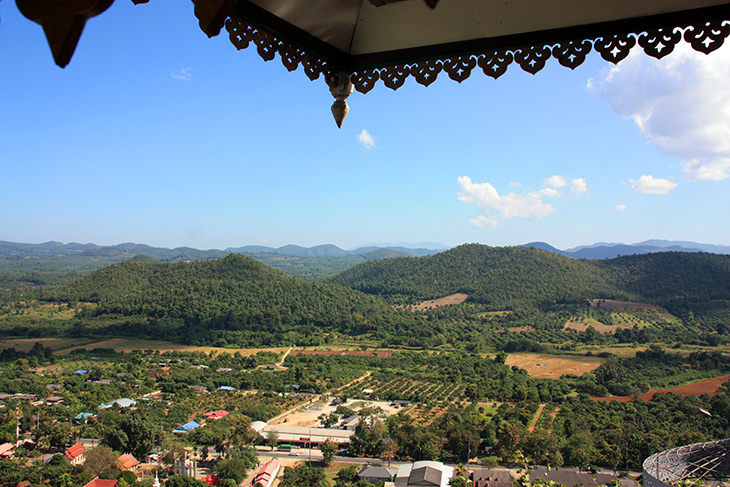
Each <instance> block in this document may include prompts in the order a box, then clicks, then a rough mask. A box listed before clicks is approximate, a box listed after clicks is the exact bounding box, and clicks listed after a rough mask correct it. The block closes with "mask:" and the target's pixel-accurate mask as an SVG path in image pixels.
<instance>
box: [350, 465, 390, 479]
mask: <svg viewBox="0 0 730 487" xmlns="http://www.w3.org/2000/svg"><path fill="white" fill-rule="evenodd" d="M395 472H396V470H395V469H393V468H387V467H383V466H382V465H363V466H362V468H361V469H360V471H359V472H358V474H357V479H358V480H363V481H365V482H371V483H374V482H391V481H392V480H393V479H394V478H395Z"/></svg>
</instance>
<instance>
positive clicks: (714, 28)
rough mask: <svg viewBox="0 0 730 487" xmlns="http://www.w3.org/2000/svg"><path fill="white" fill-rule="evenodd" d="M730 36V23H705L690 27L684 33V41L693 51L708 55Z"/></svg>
mask: <svg viewBox="0 0 730 487" xmlns="http://www.w3.org/2000/svg"><path fill="white" fill-rule="evenodd" d="M728 35H730V21H727V20H726V21H715V22H707V23H706V24H704V25H697V26H694V25H690V26H689V27H687V30H685V31H684V40H685V41H687V42H689V44H690V45H691V46H692V49H694V50H695V51H700V52H704V53H705V54H709V53H711V52H712V51H714V50H716V49H718V48H719V47H720V46H722V44H723V42H725V38H726V37H727V36H728Z"/></svg>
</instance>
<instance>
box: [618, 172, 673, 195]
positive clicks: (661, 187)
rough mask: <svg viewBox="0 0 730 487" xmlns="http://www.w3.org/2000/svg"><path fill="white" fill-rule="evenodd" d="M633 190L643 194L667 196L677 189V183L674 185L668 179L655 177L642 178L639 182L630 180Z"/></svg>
mask: <svg viewBox="0 0 730 487" xmlns="http://www.w3.org/2000/svg"><path fill="white" fill-rule="evenodd" d="M629 181H630V182H631V183H633V184H632V185H631V188H632V189H633V190H634V191H636V192H637V193H641V194H667V193H669V192H670V191H671V190H673V189H674V188H676V187H677V183H673V182H672V181H670V180H668V179H661V178H655V177H654V176H647V175H644V176H641V177H640V178H639V180H638V181H636V182H634V181H633V180H629Z"/></svg>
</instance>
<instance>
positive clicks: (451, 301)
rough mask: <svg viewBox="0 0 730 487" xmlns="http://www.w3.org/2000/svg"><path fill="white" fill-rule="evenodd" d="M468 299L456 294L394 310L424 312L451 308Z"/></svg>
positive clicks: (463, 295) (461, 294)
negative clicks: (446, 307) (443, 307)
mask: <svg viewBox="0 0 730 487" xmlns="http://www.w3.org/2000/svg"><path fill="white" fill-rule="evenodd" d="M468 297H469V296H467V295H466V294H464V293H456V294H451V295H449V296H444V297H443V298H438V299H431V300H428V301H423V302H422V303H419V304H412V305H409V306H396V308H405V309H410V310H411V311H424V310H427V309H433V308H440V307H441V306H453V305H455V304H461V303H463V302H464V301H466V299H467V298H468Z"/></svg>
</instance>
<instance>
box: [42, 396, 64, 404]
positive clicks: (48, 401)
mask: <svg viewBox="0 0 730 487" xmlns="http://www.w3.org/2000/svg"><path fill="white" fill-rule="evenodd" d="M46 404H47V405H49V406H55V405H57V404H63V398H62V397H61V396H49V397H47V398H46Z"/></svg>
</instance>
